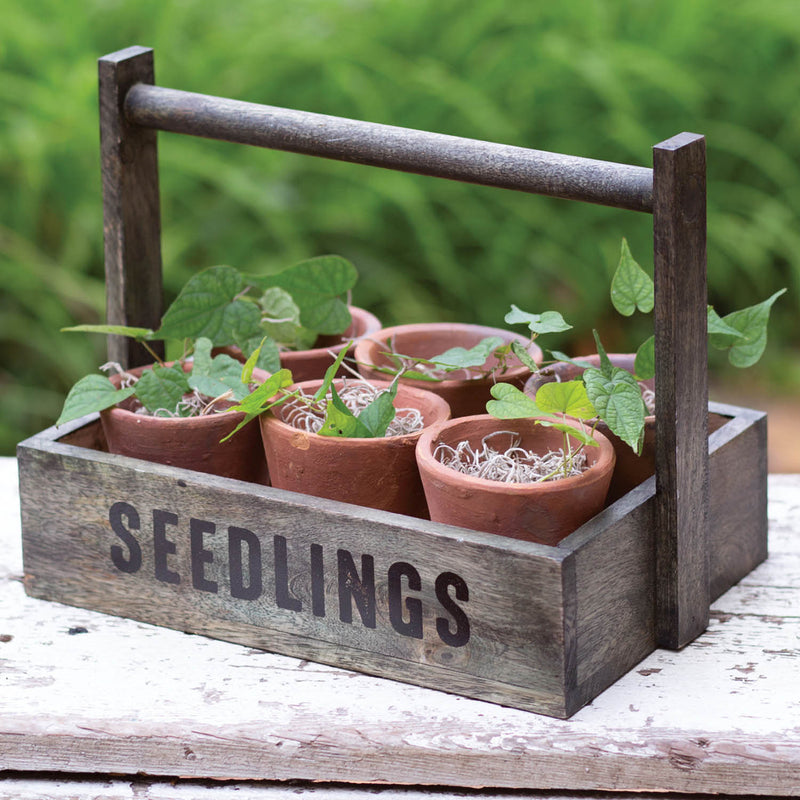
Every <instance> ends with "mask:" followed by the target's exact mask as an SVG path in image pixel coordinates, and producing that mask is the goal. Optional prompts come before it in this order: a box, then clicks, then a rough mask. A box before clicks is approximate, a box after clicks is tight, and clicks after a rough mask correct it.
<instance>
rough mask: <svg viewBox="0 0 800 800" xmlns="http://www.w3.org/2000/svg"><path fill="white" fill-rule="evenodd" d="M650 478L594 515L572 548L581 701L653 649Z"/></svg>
mask: <svg viewBox="0 0 800 800" xmlns="http://www.w3.org/2000/svg"><path fill="white" fill-rule="evenodd" d="M653 498H654V479H653V478H650V479H649V480H648V481H646V482H645V483H644V484H642V485H641V486H639V487H638V488H637V489H635V490H634V491H632V492H629V493H628V494H627V495H625V496H624V497H622V498H620V499H619V500H618V501H617V502H616V503H615V504H614V505H612V506H610V507H609V508H607V509H606V510H605V511H604V512H603V514H601V515H600V517H599V518H598V522H604V520H603V517H604V516H605V517H607V518H608V521H607V522H605V525H604V530H603V531H602V532H601V533H600V534H599V535H597V536H593V537H591V538H588V539H587V540H586V541H584V542H583V543H582V544H581V545H580V546H579V547H578V548H577V549H576V551H575V579H576V598H577V608H576V631H575V633H576V640H577V642H576V660H577V692H576V698H577V699H576V702H577V703H579V704H580V705H583V704H585V703H587V702H589V701H590V700H592V699H593V698H594V697H596V696H597V695H598V694H600V692H602V691H603V690H604V689H606V688H607V687H608V686H610V685H611V684H612V683H614V681H616V680H617V679H619V678H620V677H622V676H623V675H624V674H625V673H626V672H628V670H630V669H632V668H633V667H634V666H635V665H636V664H638V663H639V662H640V661H641V660H642V659H643V658H645V657H646V656H647V655H648V654H650V653H651V652H652V651H653V650H654V649H655V646H656V644H655V627H654V626H655V616H654V615H655V607H654V591H655V564H654V559H653V553H654V550H653V548H654V546H655V543H654V540H653V537H654V532H655V528H654V525H655V523H654V512H655V506H654V501H653Z"/></svg>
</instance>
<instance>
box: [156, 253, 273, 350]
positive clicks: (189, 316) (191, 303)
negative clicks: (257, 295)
mask: <svg viewBox="0 0 800 800" xmlns="http://www.w3.org/2000/svg"><path fill="white" fill-rule="evenodd" d="M247 286H248V284H247V282H246V281H245V278H244V276H243V275H242V274H241V273H240V272H239V271H238V270H237V269H234V268H233V267H228V266H218V267H209V268H208V269H205V270H203V271H202V272H198V273H197V274H196V275H193V276H192V277H191V278H190V279H189V280H188V281H187V282H186V285H185V286H184V287H183V289H182V290H181V292H180V294H179V295H178V296H177V297H176V298H175V300H174V302H173V303H172V305H170V307H169V308H168V309H167V311H166V313H165V314H164V317H163V319H162V320H161V327H160V328H159V330H158V331H157V332H156V334H155V335H156V336H157V337H158V338H162V339H197V338H199V337H201V336H205V337H206V338H208V339H211V341H212V342H213V343H214V345H216V346H217V347H225V346H227V345H231V344H234V343H235V342H236V340H237V339H243V338H249V337H254V336H257V335H258V334H259V331H260V325H261V312H260V311H259V308H258V306H257V305H256V304H255V303H253V302H252V301H250V300H246V299H244V297H243V296H242V295H243V293H244V292H245V291H246V289H247ZM262 335H263V334H262Z"/></svg>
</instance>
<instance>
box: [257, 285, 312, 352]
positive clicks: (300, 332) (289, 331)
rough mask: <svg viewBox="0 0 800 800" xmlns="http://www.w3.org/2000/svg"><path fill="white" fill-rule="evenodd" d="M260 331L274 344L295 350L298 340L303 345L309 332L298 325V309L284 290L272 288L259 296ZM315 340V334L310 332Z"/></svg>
mask: <svg viewBox="0 0 800 800" xmlns="http://www.w3.org/2000/svg"><path fill="white" fill-rule="evenodd" d="M258 304H259V305H260V306H261V314H262V316H261V329H262V330H263V331H264V332H265V333H266V334H267V335H268V336H269V337H270V338H271V339H274V340H275V341H276V342H280V343H281V344H282V345H284V346H286V347H289V348H295V347H296V343H297V342H298V340H299V339H301V338H302V339H303V340H304V343H305V342H306V341H307V340H308V335H309V332H308V331H306V329H305V328H303V326H302V325H301V324H300V309H299V308H298V307H297V304H296V303H295V302H294V301H293V300H292V296H291V295H290V294H289V293H288V292H287V291H286V290H284V289H281V288H279V287H277V286H273V287H272V288H271V289H267V291H266V292H264V294H262V295H261V299H260V300H259V301H258ZM311 335H312V336H313V337H314V338H316V333H314V332H311Z"/></svg>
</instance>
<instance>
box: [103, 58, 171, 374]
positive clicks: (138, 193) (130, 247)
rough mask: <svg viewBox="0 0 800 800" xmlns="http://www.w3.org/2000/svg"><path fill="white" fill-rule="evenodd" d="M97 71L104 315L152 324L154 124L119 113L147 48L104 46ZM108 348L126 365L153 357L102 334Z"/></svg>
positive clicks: (156, 213) (156, 320) (157, 282)
mask: <svg viewBox="0 0 800 800" xmlns="http://www.w3.org/2000/svg"><path fill="white" fill-rule="evenodd" d="M98 72H99V84H100V156H101V162H102V177H103V230H104V240H105V265H106V314H107V319H108V322H109V323H111V324H114V325H132V326H135V327H144V328H153V329H157V328H158V326H159V324H160V321H161V315H162V312H163V297H162V275H161V217H160V208H159V196H158V157H157V151H156V132H155V131H154V130H151V129H149V128H142V127H139V126H137V125H131V124H129V123H128V122H127V121H126V119H125V116H124V114H123V104H124V101H125V95H126V94H127V92H128V90H129V89H130V87H131V86H133V85H134V84H135V83H149V84H152V83H153V82H154V80H155V74H154V67H153V51H152V50H151V49H149V48H145V47H129V48H127V49H126V50H121V51H119V52H117V53H112V54H111V55H108V56H105V57H104V58H101V59H100V60H99V62H98ZM161 352H162V353H163V348H161ZM108 355H109V360H111V361H118V362H120V363H121V364H122V365H123V366H126V367H134V366H139V365H141V364H146V363H150V362H152V360H153V358H152V356H151V355H149V354H148V353H147V351H146V350H145V349H144V348H143V347H141V345H138V344H136V343H135V342H133V341H132V340H129V339H126V338H122V337H119V336H112V337H109V344H108Z"/></svg>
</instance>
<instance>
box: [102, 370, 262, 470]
mask: <svg viewBox="0 0 800 800" xmlns="http://www.w3.org/2000/svg"><path fill="white" fill-rule="evenodd" d="M189 368H190V365H189V364H184V370H186V371H188V369H189ZM145 369H148V367H137V368H135V369H130V370H128V372H131V373H132V374H134V375H137V376H138V375H141V374H142V372H143V371H144V370H145ZM268 377H269V373H267V372H264V370H253V382H254V383H262V382H263V381H265V380H266V379H267V378H268ZM109 380H111V382H112V383H113V384H114V385H115V386H117V387H119V384H120V376H119V375H112V376H111V377H110V378H109ZM228 405H230V404H228ZM135 406H136V403H135V401H134V400H133V398H129V399H128V400H125V401H124V402H123V403H121V404H120V405H118V406H113V407H111V408H107V409H105V410H104V411H101V412H100V422H101V424H102V426H103V433H104V434H105V437H106V441H107V442H108V449H109V452H111V453H115V454H117V455H122V456H131V457H132V458H141V459H142V460H143V461H155V462H156V463H158V464H167V465H169V466H172V467H182V468H184V469H193V470H196V471H197V472H206V473H209V474H211V475H219V476H221V477H224V478H236V479H237V480H241V481H250V482H252V483H269V479H268V474H267V465H266V461H265V459H264V452H263V448H262V446H261V436H260V433H259V430H258V425H257V424H256V423H255V422H252V423H251V424H249V425H246V426H245V427H244V428H242V430H240V431H239V432H238V433H237V434H236V435H235V436H233V437H232V438H231V439H229V440H228V441H227V442H223V443H221V442H220V440H221V439H222V438H224V437H225V436H227V435H228V434H229V433H230V432H231V431H232V430H233V429H234V428H235V427H236V426H237V425H238V424H239V422H240V421H241V420H242V419H244V414H242V413H238V412H237V413H219V414H205V415H204V416H201V417H180V418H179V417H151V416H146V415H144V414H136V413H134V412H133V411H132V410H131V409H132V408H134V407H135Z"/></svg>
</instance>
